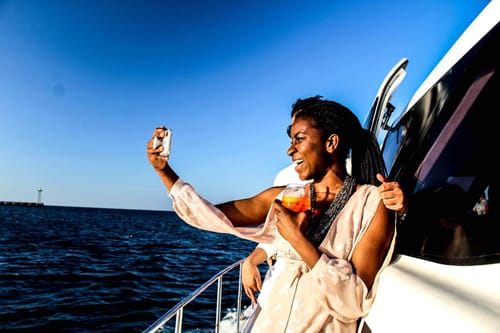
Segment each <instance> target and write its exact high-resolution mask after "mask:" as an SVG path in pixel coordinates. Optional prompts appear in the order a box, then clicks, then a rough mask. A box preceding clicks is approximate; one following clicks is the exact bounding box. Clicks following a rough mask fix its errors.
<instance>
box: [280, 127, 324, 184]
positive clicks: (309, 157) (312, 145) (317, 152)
mask: <svg viewBox="0 0 500 333" xmlns="http://www.w3.org/2000/svg"><path fill="white" fill-rule="evenodd" d="M321 134H322V133H321V131H320V130H319V129H317V128H314V127H313V126H312V123H311V121H310V120H309V119H307V118H294V119H292V125H291V128H290V138H291V144H290V147H289V148H288V151H287V154H288V156H290V157H291V158H292V161H293V162H294V163H295V171H297V173H298V174H299V177H300V179H302V180H305V179H318V178H319V177H320V176H322V175H323V174H324V173H325V172H326V169H327V167H328V164H327V161H329V159H328V156H329V155H328V152H327V150H326V144H325V141H323V139H322V135H321Z"/></svg>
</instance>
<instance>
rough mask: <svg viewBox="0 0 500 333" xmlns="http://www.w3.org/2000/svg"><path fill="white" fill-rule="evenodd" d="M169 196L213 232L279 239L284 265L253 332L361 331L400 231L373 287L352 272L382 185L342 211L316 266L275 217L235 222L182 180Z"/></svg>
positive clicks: (186, 216)
mask: <svg viewBox="0 0 500 333" xmlns="http://www.w3.org/2000/svg"><path fill="white" fill-rule="evenodd" d="M169 196H170V197H171V199H172V201H173V208H174V210H175V212H176V213H177V214H178V215H179V217H180V218H182V219H183V220H184V221H186V222H187V223H188V224H190V225H192V226H194V227H196V228H200V229H204V230H209V231H214V232H220V233H228V234H233V235H236V236H238V237H241V238H245V239H249V240H253V241H256V242H274V247H275V248H276V249H277V251H278V259H277V260H283V261H285V264H284V269H283V270H282V272H281V273H280V274H279V276H277V278H276V280H275V281H274V283H273V284H272V290H271V291H270V293H269V296H268V298H267V300H266V302H265V303H264V304H263V307H262V310H261V311H260V314H259V315H258V317H257V319H256V321H255V324H254V326H253V329H252V332H253V333H261V332H262V333H270V332H272V333H278V332H287V333H295V332H297V333H298V332H315V333H316V332H351V333H352V332H356V329H357V322H358V319H359V318H362V317H365V316H366V315H367V314H368V311H369V310H370V308H371V305H372V303H373V300H374V297H375V292H376V290H377V285H378V281H379V277H380V273H381V272H382V270H383V269H384V268H385V267H386V266H387V265H389V263H390V260H391V256H392V253H393V250H394V243H395V237H396V231H394V237H393V239H392V242H391V246H390V249H389V251H388V253H387V255H386V258H385V260H384V263H383V265H382V268H381V269H380V271H379V272H378V274H377V276H376V278H375V282H374V283H373V287H372V288H371V290H368V289H367V288H366V286H365V284H364V282H363V281H362V280H361V279H360V278H359V277H358V276H357V275H356V274H355V273H354V272H353V267H352V265H351V263H350V259H351V257H352V252H353V249H354V247H355V246H356V244H357V242H358V241H359V240H360V239H361V237H362V236H363V234H364V233H365V231H366V230H367V228H368V226H369V225H370V222H371V221H372V218H373V216H374V214H375V211H376V209H377V207H378V204H379V202H380V197H379V193H378V189H377V187H376V186H373V185H362V186H360V187H359V188H358V189H357V191H356V192H355V193H354V194H353V195H352V197H351V198H350V199H349V201H348V202H347V204H346V205H345V207H344V209H343V210H342V211H341V212H340V213H339V215H338V216H337V218H336V219H335V221H334V223H333V224H332V226H331V228H330V230H329V232H328V234H327V235H326V237H325V239H324V240H323V242H322V243H321V245H320V250H321V251H322V252H323V255H322V256H321V257H320V259H319V261H318V262H317V263H316V265H315V266H314V268H313V269H309V268H308V267H307V265H306V264H305V263H304V262H303V261H302V260H301V259H300V257H299V255H298V254H297V253H296V252H295V250H294V249H293V248H292V247H291V246H290V244H289V243H288V242H287V241H286V240H285V239H283V238H282V237H281V236H280V235H279V233H278V232H277V230H276V227H275V223H274V216H270V214H268V216H267V218H266V221H265V222H264V223H263V224H261V225H259V226H257V227H234V226H233V225H232V223H231V222H230V221H229V220H228V218H227V217H226V216H225V215H224V214H223V213H222V211H220V210H219V209H217V208H216V207H215V206H213V205H212V204H210V203H209V202H208V201H206V200H205V199H203V198H201V197H200V196H199V195H198V194H197V193H196V192H195V191H194V189H193V188H192V187H191V185H189V184H187V183H184V182H183V181H182V180H181V179H179V180H177V182H176V183H175V184H174V186H173V187H172V189H171V191H170V193H169Z"/></svg>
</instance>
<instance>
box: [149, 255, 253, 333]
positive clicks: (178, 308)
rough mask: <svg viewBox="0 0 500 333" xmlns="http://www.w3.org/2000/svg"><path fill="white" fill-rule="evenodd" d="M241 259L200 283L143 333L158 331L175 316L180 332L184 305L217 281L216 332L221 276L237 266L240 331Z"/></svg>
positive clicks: (220, 297) (237, 309) (218, 321)
mask: <svg viewBox="0 0 500 333" xmlns="http://www.w3.org/2000/svg"><path fill="white" fill-rule="evenodd" d="M243 260H244V259H241V260H239V261H237V262H235V263H233V264H232V265H230V266H228V267H226V268H225V269H223V270H221V271H220V272H218V273H217V274H215V275H214V276H213V277H212V278H211V279H210V280H208V281H207V282H205V283H204V284H202V285H201V286H200V287H199V288H198V289H196V290H195V291H193V292H192V293H191V294H189V295H188V296H187V297H185V298H184V299H183V300H181V301H180V302H179V303H177V304H176V305H175V306H174V307H173V308H171V309H170V310H169V311H167V312H166V313H165V314H164V315H163V316H161V317H160V318H159V319H158V320H156V321H155V322H154V323H153V324H152V325H151V326H149V327H148V328H147V329H146V330H144V331H143V333H154V332H158V330H159V329H161V328H162V327H163V326H164V325H165V324H166V323H167V322H168V321H169V320H170V319H172V318H173V317H174V316H175V332H176V333H181V332H182V321H183V314H184V307H186V306H187V305H188V304H189V303H190V302H191V301H192V300H194V299H195V298H197V297H198V296H200V294H202V293H203V292H204V291H205V290H206V289H207V288H208V287H210V286H211V285H213V284H214V283H215V282H217V310H216V318H215V332H216V333H218V332H219V329H220V322H221V318H220V316H221V310H222V309H221V307H222V278H223V276H224V275H225V274H226V273H228V272H230V271H232V270H233V269H235V268H236V267H239V277H238V300H237V302H236V304H237V306H236V318H237V319H236V332H239V331H240V316H241V300H242V295H243V288H242V283H241V269H242V265H243Z"/></svg>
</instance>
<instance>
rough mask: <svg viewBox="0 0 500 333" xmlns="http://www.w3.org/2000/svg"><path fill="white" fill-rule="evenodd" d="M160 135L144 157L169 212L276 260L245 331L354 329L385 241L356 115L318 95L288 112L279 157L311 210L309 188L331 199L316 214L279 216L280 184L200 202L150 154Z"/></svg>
mask: <svg viewBox="0 0 500 333" xmlns="http://www.w3.org/2000/svg"><path fill="white" fill-rule="evenodd" d="M165 130H166V129H165V128H164V127H163V128H157V129H155V131H154V134H153V138H151V140H150V141H148V143H147V155H148V159H149V162H150V163H151V165H152V166H153V168H154V169H155V171H156V172H157V173H158V175H159V177H160V179H161V180H162V181H163V183H164V185H165V186H166V187H167V189H168V191H169V195H170V197H171V198H172V200H173V202H174V210H175V212H176V213H177V214H178V215H179V216H180V217H181V218H182V219H183V220H184V221H186V222H187V223H189V224H191V225H193V226H195V227H197V228H200V229H205V230H208V231H213V232H223V233H229V234H233V235H236V236H239V237H241V238H244V239H248V240H253V241H258V242H264V243H265V242H267V243H272V244H273V247H274V248H276V249H277V260H279V261H281V262H282V263H284V268H283V271H282V272H281V273H280V274H279V276H278V278H277V280H276V281H275V282H274V283H273V284H272V286H271V290H270V291H269V294H268V298H267V301H266V302H265V303H264V304H263V307H262V310H261V311H260V312H259V313H258V314H257V317H256V319H255V322H254V323H253V327H252V332H270V331H272V332H285V331H287V330H290V329H294V330H296V331H298V332H319V331H324V332H355V331H356V330H357V328H358V322H359V319H360V318H362V317H364V316H366V314H367V313H368V311H369V309H370V307H371V305H372V303H373V300H374V298H375V295H376V291H377V284H378V279H379V276H380V273H381V272H382V270H383V269H384V268H385V267H386V266H387V265H388V263H389V261H390V258H391V255H392V251H393V248H394V239H395V237H394V236H395V221H394V215H393V214H391V213H390V212H389V211H388V210H387V209H386V208H385V206H384V204H383V201H382V200H381V197H380V195H379V191H378V188H377V186H375V184H376V183H377V184H378V180H377V178H376V176H377V174H379V173H382V174H384V173H385V168H384V163H383V160H382V156H381V154H380V150H379V147H378V143H377V142H376V140H375V138H374V136H373V135H372V134H371V133H370V132H368V131H367V130H365V129H363V128H362V127H361V125H360V122H359V120H358V119H357V117H356V116H355V115H354V114H353V113H352V112H351V111H350V110H349V109H347V108H346V107H344V106H343V105H341V104H339V103H337V102H334V101H330V100H325V99H323V98H322V97H320V96H314V97H311V98H306V99H298V100H297V101H296V103H295V104H294V105H293V109H292V126H291V129H290V136H291V139H292V142H291V145H290V147H289V148H288V152H287V153H288V156H290V157H291V158H292V160H293V161H300V163H297V164H296V167H295V170H296V171H297V173H298V175H299V177H300V179H301V180H306V179H311V180H312V182H310V183H309V184H308V185H307V186H308V187H309V191H310V193H311V200H312V201H311V203H312V202H314V200H313V199H314V198H315V193H316V191H317V193H318V194H320V193H331V194H333V195H332V196H329V197H327V199H326V201H329V205H325V206H323V205H321V206H319V205H318V206H317V207H310V209H311V210H313V211H314V212H315V213H317V214H310V211H308V212H303V211H301V212H294V211H293V210H289V209H287V208H286V206H284V205H283V202H282V201H283V200H284V195H285V194H284V187H282V186H279V187H271V188H268V189H266V190H264V191H262V192H260V193H259V194H257V195H255V196H253V197H250V198H247V199H240V200H234V201H229V202H225V203H222V204H219V205H216V206H214V205H212V204H210V203H209V202H208V201H206V200H205V199H203V198H202V197H200V196H199V195H198V194H197V193H196V192H195V191H194V189H193V187H191V185H189V184H187V183H185V182H183V180H182V179H181V178H179V176H178V175H177V174H176V172H174V170H173V169H172V168H171V167H170V165H169V161H170V160H172V159H173V158H175V155H172V156H169V157H163V156H161V153H162V148H161V147H158V148H155V146H154V144H153V143H154V141H155V138H156V137H157V136H159V137H163V136H164V135H165V133H164V132H165ZM348 154H350V158H351V168H352V170H351V175H349V174H348V173H347V169H346V159H347V156H348ZM262 221H265V222H264V223H262ZM284 295H286V296H284ZM312 295H313V296H312ZM269 325H271V326H272V327H270V326H269Z"/></svg>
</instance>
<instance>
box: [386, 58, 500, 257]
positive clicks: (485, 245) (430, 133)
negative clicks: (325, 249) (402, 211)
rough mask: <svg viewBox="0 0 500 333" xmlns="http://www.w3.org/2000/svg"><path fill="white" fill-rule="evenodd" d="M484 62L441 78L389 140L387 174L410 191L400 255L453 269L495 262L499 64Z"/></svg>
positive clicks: (499, 237)
mask: <svg viewBox="0 0 500 333" xmlns="http://www.w3.org/2000/svg"><path fill="white" fill-rule="evenodd" d="M493 53H494V52H493ZM497 55H498V54H497ZM497 55H495V56H497ZM476 57H479V56H477V55H476ZM485 59H486V58H485ZM485 59H481V58H480V57H479V59H478V61H477V63H478V64H483V65H482V67H481V66H480V65H477V66H478V67H477V68H474V70H471V69H470V67H473V66H469V68H466V66H463V68H462V71H461V72H460V73H459V74H457V73H456V72H457V71H455V73H454V74H450V75H449V77H447V78H445V79H443V80H442V81H441V82H440V83H439V84H438V85H436V86H435V87H433V89H431V90H430V91H429V92H428V94H427V95H426V96H424V97H423V98H422V100H421V101H420V102H419V103H418V104H416V106H415V108H414V109H413V110H410V112H408V113H407V114H406V115H405V116H404V117H403V118H402V119H401V121H400V122H399V124H398V125H397V126H396V127H394V128H393V129H392V130H391V131H389V133H388V136H387V137H386V140H385V142H384V146H383V152H384V158H385V159H386V161H387V165H388V167H389V168H391V167H392V168H393V169H392V170H391V176H392V178H395V179H397V180H398V181H400V182H401V183H402V185H403V186H405V187H406V189H407V191H408V192H409V193H410V195H409V199H410V204H409V208H408V211H407V214H406V217H405V218H404V220H402V221H401V222H400V223H399V225H398V238H397V252H398V253H402V254H407V255H411V256H415V257H419V258H425V259H428V260H432V261H435V262H440V263H445V264H455V265H470V264H483V263H491V262H499V261H500V221H499V219H498V209H499V207H498V206H499V203H498V200H499V199H498V191H499V188H498V187H499V183H498V178H499V177H498V173H499V172H500V168H499V162H498V156H497V155H498V154H497V152H498V151H499V143H500V140H499V139H498V138H499V136H500V132H499V129H498V128H499V127H498V125H497V123H496V122H495V121H494V119H495V118H496V117H495V118H494V117H493V115H494V114H495V113H496V112H497V111H498V110H500V102H499V101H500V95H499V92H500V84H499V75H498V73H497V69H496V65H494V66H493V65H492V63H491V62H489V61H486V60H487V59H486V60H485ZM490 60H491V59H490ZM496 61H497V62H498V60H496ZM483 67H484V68H483ZM456 69H457V68H455V70H456ZM466 69H468V71H466ZM466 74H467V77H466V79H464V78H463V76H464V75H466ZM454 75H455V76H454Z"/></svg>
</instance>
